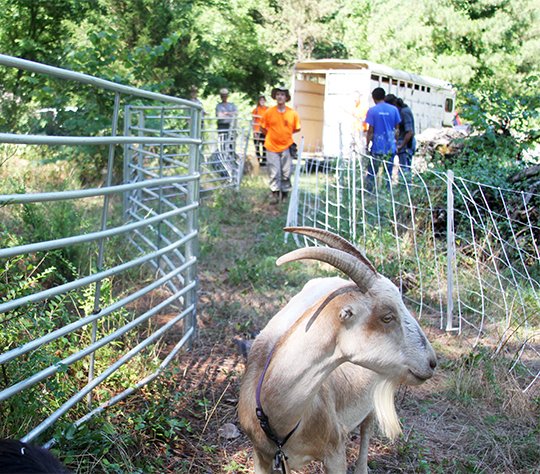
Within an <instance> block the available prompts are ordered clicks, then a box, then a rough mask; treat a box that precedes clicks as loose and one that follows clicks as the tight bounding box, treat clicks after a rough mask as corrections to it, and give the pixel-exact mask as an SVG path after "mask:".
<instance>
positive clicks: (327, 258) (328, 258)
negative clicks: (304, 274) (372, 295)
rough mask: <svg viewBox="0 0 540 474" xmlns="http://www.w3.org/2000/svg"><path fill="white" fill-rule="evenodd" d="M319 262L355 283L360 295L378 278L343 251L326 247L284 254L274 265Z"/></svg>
mask: <svg viewBox="0 0 540 474" xmlns="http://www.w3.org/2000/svg"><path fill="white" fill-rule="evenodd" d="M305 259H312V260H319V261H321V262H326V263H328V264H330V265H332V266H333V267H335V268H337V269H338V270H341V271H342V272H343V273H345V275H347V276H348V277H349V278H350V279H351V280H352V281H354V282H355V283H356V285H357V286H358V288H360V291H361V292H362V293H366V292H367V291H368V290H369V289H370V288H371V286H372V285H373V283H374V281H375V279H376V278H377V277H378V275H377V273H375V272H374V271H373V269H372V268H371V267H370V266H368V265H366V264H365V263H364V262H363V261H361V260H357V259H355V258H351V255H350V254H349V253H347V252H345V251H343V250H339V249H331V248H328V247H305V248H302V249H296V250H293V251H292V252H289V253H286V254H285V255H282V256H281V257H279V258H278V259H277V262H276V264H277V265H282V264H284V263H287V262H294V261H296V260H305Z"/></svg>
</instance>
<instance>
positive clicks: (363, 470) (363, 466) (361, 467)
mask: <svg viewBox="0 0 540 474" xmlns="http://www.w3.org/2000/svg"><path fill="white" fill-rule="evenodd" d="M372 427H373V414H372V413H370V414H369V415H368V416H367V417H366V418H365V419H364V421H362V423H360V449H359V450H358V459H357V460H356V466H355V468H354V474H367V473H368V465H367V462H368V450H369V438H370V437H371V429H372Z"/></svg>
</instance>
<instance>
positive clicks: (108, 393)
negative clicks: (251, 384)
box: [0, 55, 202, 441]
mask: <svg viewBox="0 0 540 474" xmlns="http://www.w3.org/2000/svg"><path fill="white" fill-rule="evenodd" d="M0 65H2V66H8V67H15V68H19V69H21V70H26V71H30V72H32V73H39V74H46V75H48V76H51V77H55V78H59V79H61V80H70V81H76V82H78V83H81V84H84V85H87V86H89V87H95V88H98V89H100V90H101V91H111V93H112V94H114V109H113V110H112V114H111V115H112V117H111V129H110V134H109V136H100V137H90V136H83V137H60V136H29V135H16V134H0V144H1V143H4V144H6V143H10V144H15V145H17V146H19V145H24V146H33V145H35V146H69V147H80V146H96V147H99V146H106V153H107V155H108V166H107V175H106V179H105V184H104V186H103V187H101V188H92V189H72V190H63V189H57V190H53V191H50V190H49V191H48V192H38V193H31V194H8V195H6V194H4V195H0V212H1V213H2V215H3V216H4V218H5V220H4V223H6V222H8V221H9V223H10V224H13V225H16V226H18V225H21V226H22V225H23V224H22V223H21V222H22V221H21V222H19V221H18V220H17V216H22V215H23V214H24V213H35V214H36V215H38V214H39V213H40V212H41V213H42V215H44V216H47V213H46V211H47V210H48V209H53V208H55V207H56V206H59V205H61V203H63V202H68V201H69V202H70V203H71V204H72V205H73V206H75V208H76V209H84V210H85V212H86V213H87V215H86V219H87V220H88V222H91V223H92V226H93V228H91V229H89V228H77V226H76V225H75V223H73V228H70V225H69V223H67V225H66V226H65V228H66V229H67V230H66V232H65V234H63V235H53V236H51V238H49V239H45V240H41V241H31V240H29V241H22V242H19V241H18V242H16V243H15V244H14V245H7V246H6V247H5V248H0V274H1V277H2V279H3V280H6V281H8V280H9V279H10V278H13V279H14V281H13V286H12V288H13V290H12V291H9V292H8V294H2V295H0V328H1V330H0V368H1V372H0V373H1V374H2V376H1V377H0V404H1V410H2V423H1V425H0V430H2V432H1V436H5V437H7V436H17V437H22V439H23V440H25V441H32V440H39V441H43V440H45V439H47V438H50V437H51V436H54V435H55V434H56V435H58V431H57V428H56V427H55V423H56V422H57V421H58V420H60V419H62V420H63V421H64V423H74V424H75V425H78V424H80V423H82V422H84V421H86V420H87V419H88V418H89V417H91V416H93V415H94V414H96V413H98V412H100V411H101V410H103V409H104V408H105V407H107V406H110V405H111V404H114V403H116V402H118V401H119V400H122V399H124V398H125V397H126V396H128V395H129V394H131V393H132V392H133V391H134V390H136V389H137V388H139V387H141V386H143V385H145V384H146V383H148V382H149V381H151V380H153V379H154V378H156V377H157V376H158V375H159V374H161V373H162V372H163V371H164V370H165V369H166V367H167V365H168V364H169V363H170V361H171V360H172V359H173V358H174V357H175V355H176V354H177V353H178V352H179V351H180V350H181V349H182V348H185V347H186V345H188V344H189V343H190V341H191V340H192V339H193V337H194V335H195V333H196V306H197V297H196V287H197V284H196V282H197V279H196V277H197V271H196V265H197V254H198V230H197V229H198V222H197V210H198V206H199V181H200V173H199V161H200V158H199V157H200V150H201V144H202V141H201V139H200V135H201V131H200V123H201V113H202V110H201V107H200V106H198V105H197V104H194V103H192V102H190V101H187V100H182V99H177V98H174V97H169V96H165V95H162V94H155V93H151V92H148V91H144V90H140V89H135V88H131V87H127V86H123V85H119V84H114V83H111V82H108V81H104V80H102V79H98V78H95V77H92V76H88V75H84V74H78V73H75V72H72V71H67V70H63V69H59V68H53V67H50V66H46V65H43V64H37V63H33V62H30V61H25V60H21V59H18V58H12V57H9V56H4V55H0ZM129 100H136V101H138V105H137V106H133V105H131V104H129ZM141 100H142V101H147V102H149V105H139V104H140V103H141ZM156 103H157V104H158V105H155V104H156ZM122 107H125V109H122ZM171 110H174V114H175V117H174V122H175V123H174V125H173V124H171V123H170V122H171V121H172V119H171V118H170V117H169V116H168V114H169V112H170V111H171ZM122 111H123V117H122ZM145 114H146V115H145ZM148 114H154V115H152V116H149V115H148ZM141 116H142V117H145V120H143V121H141V119H140V117H141ZM122 119H123V120H124V128H123V130H124V134H123V135H122V134H121V133H119V129H121V126H120V125H121V122H122ZM135 120H137V121H136V122H134V121H135ZM156 124H157V125H156ZM119 146H123V148H124V152H125V154H126V156H128V157H129V159H126V161H125V166H124V180H123V182H121V183H120V184H114V183H113V170H114V163H115V161H118V160H119V159H120V160H121V159H122V156H121V154H119V153H118V150H119V149H121V147H120V148H119ZM3 165H4V166H7V165H9V160H8V161H6V162H5V163H3ZM39 206H41V207H39ZM16 229H17V227H15V230H11V231H10V232H15V233H16V232H17V230H16ZM0 230H1V231H2V232H3V234H2V235H9V232H8V229H5V228H4V229H0ZM21 238H22V237H21ZM30 239H32V237H30ZM69 252H74V253H77V252H78V253H79V254H81V255H86V256H87V258H86V260H85V259H83V260H82V263H81V262H79V265H81V266H80V268H76V267H75V266H74V263H73V262H71V261H70V260H69V257H66V255H69ZM51 256H57V257H58V259H59V260H58V261H59V262H60V263H61V264H65V265H67V267H68V268H69V269H70V270H71V277H70V278H67V277H66V276H65V275H62V276H61V278H57V279H55V278H50V276H51V275H54V274H55V273H58V269H57V268H55V266H54V265H52V264H46V265H45V264H43V262H46V261H48V259H49V257H51ZM44 265H45V266H44ZM68 273H69V272H68ZM21 275H24V276H25V278H26V281H25V280H24V279H21ZM119 277H121V279H120V278H119ZM116 279H118V283H116ZM50 282H54V284H52V283H50ZM120 282H121V283H122V284H121V285H120ZM83 400H85V401H86V403H82V402H83ZM25 410H26V411H25ZM68 412H70V414H69V416H65V415H66V414H67V413H68ZM77 418H79V419H78V421H74V420H75V419H77ZM10 423H12V424H11V425H10ZM13 423H18V425H17V426H14V425H13Z"/></svg>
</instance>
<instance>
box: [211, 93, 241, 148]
mask: <svg viewBox="0 0 540 474" xmlns="http://www.w3.org/2000/svg"><path fill="white" fill-rule="evenodd" d="M219 96H220V97H221V102H220V103H218V104H217V105H216V117H217V128H218V140H219V143H220V146H221V150H222V151H225V150H226V151H234V121H235V119H236V115H237V114H238V109H237V108H236V105H234V104H233V103H232V102H229V101H228V99H229V90H228V89H225V88H223V89H220V91H219Z"/></svg>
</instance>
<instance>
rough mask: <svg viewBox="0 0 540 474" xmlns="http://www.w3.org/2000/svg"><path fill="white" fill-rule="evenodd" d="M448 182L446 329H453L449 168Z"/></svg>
mask: <svg viewBox="0 0 540 474" xmlns="http://www.w3.org/2000/svg"><path fill="white" fill-rule="evenodd" d="M447 176H448V180H447V182H446V282H447V283H446V330H447V331H452V330H453V329H454V325H453V311H454V300H453V299H452V296H453V292H454V190H453V186H454V172H453V171H452V170H448V175H447Z"/></svg>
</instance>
